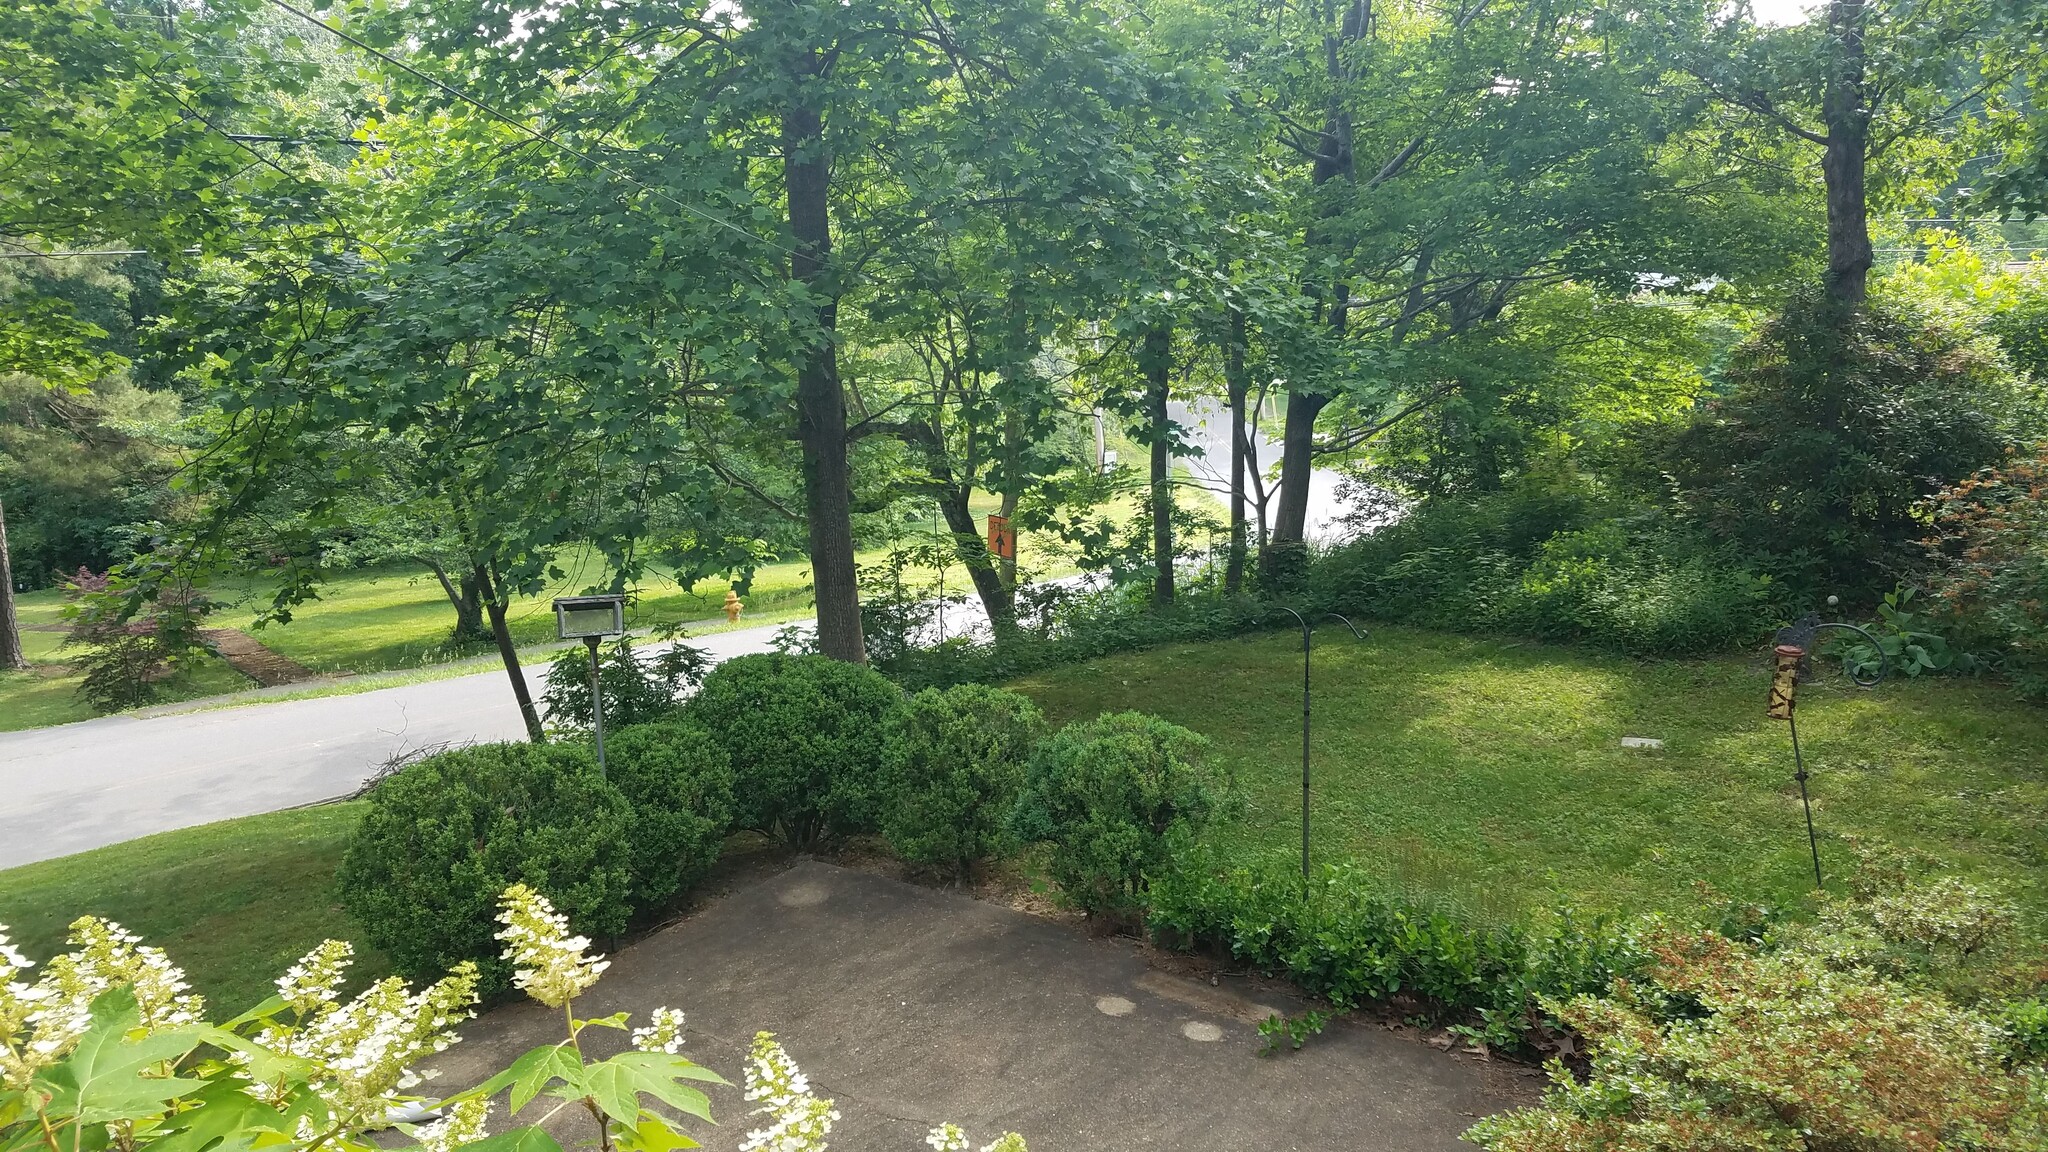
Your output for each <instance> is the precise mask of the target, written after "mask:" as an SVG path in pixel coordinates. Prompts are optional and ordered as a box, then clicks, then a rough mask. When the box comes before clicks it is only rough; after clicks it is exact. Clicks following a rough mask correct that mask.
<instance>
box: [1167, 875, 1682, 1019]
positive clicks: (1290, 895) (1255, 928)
mask: <svg viewBox="0 0 2048 1152" xmlns="http://www.w3.org/2000/svg"><path fill="white" fill-rule="evenodd" d="M1147 895H1148V899H1149V902H1150V905H1151V914H1150V922H1151V927H1152V930H1153V932H1154V933H1155V934H1156V935H1157V936H1158V937H1159V938H1160V939H1161V940H1162V941H1163V942H1165V943H1167V944H1169V945H1175V946H1179V947H1182V948H1201V949H1221V950H1224V951H1227V952H1228V953H1229V955H1230V956H1231V957H1232V958H1234V959H1236V960H1238V961H1240V962H1243V963H1246V964H1249V965H1250V966H1252V967H1253V968H1256V969H1258V970H1259V971H1261V972H1265V973H1267V974H1269V975H1275V976H1284V977H1286V978H1287V979H1289V980H1292V981H1294V982H1295V983H1296V984H1298V985H1300V986H1301V988H1302V989H1303V990H1305V991H1308V992H1312V993H1315V994H1317V995H1319V996H1323V997H1326V998H1327V999H1329V1000H1330V1002H1331V1003H1333V1004H1336V1005H1338V1006H1339V1007H1343V1008H1350V1007H1354V1006H1356V1005H1359V1004H1363V1003H1366V1002H1369V1001H1374V1000H1384V999H1387V998H1389V997H1393V996H1397V995H1401V994H1403V993H1406V994H1408V995H1410V996H1414V997H1417V998H1419V999H1421V1000H1423V1001H1424V1002H1426V1003H1427V1004H1428V1005H1430V1006H1431V1007H1432V1008H1433V1009H1434V1010H1435V1011H1436V1012H1438V1013H1439V1014H1441V1015H1444V1016H1446V1017H1449V1018H1452V1019H1457V1020H1461V1021H1466V1022H1468V1023H1464V1024H1462V1025H1461V1027H1463V1028H1465V1029H1467V1030H1469V1031H1470V1032H1471V1034H1472V1035H1473V1036H1474V1038H1476V1039H1479V1040H1482V1041H1484V1042H1486V1043H1488V1044H1491V1045H1493V1046H1495V1047H1500V1048H1510V1049H1512V1048H1517V1047H1521V1046H1523V1045H1524V1043H1525V1041H1526V1038H1527V1037H1528V1035H1529V1033H1530V1032H1531V1031H1532V1030H1533V1029H1537V1028H1539V1027H1542V1026H1545V1025H1546V1024H1551V1023H1554V1021H1547V1020H1546V1019H1545V1018H1544V1016H1543V1014H1542V1012H1541V1011H1540V1009H1539V1008H1538V1007H1537V1005H1538V1003H1539V999H1540V998H1541V997H1544V996H1553V997H1555V996H1572V995H1577V994H1580V993H1598V992H1602V991H1605V990H1606V988H1607V987H1608V986H1609V985H1610V984H1611V983H1612V982H1613V981H1614V979H1615V977H1617V976H1625V975H1628V974H1630V973H1632V972H1635V971H1637V970H1639V969H1640V968H1641V966H1642V965H1643V963H1644V962H1645V956H1644V954H1643V952H1642V950H1641V948H1640V946H1639V944H1638V942H1637V938H1636V932H1635V929H1634V928H1633V927H1631V926H1627V925H1623V924H1619V923H1617V922H1615V921H1613V920H1609V919H1606V918H1602V917H1592V918H1587V917H1584V916H1581V915H1575V914H1573V913H1572V912H1571V911H1569V910H1568V909H1560V910H1558V911H1557V912H1556V913H1555V914H1554V915H1552V916H1551V917H1549V918H1548V919H1547V921H1546V922H1545V923H1544V925H1543V926H1542V927H1541V928H1535V929H1532V928H1528V927H1523V926H1518V925H1501V926H1494V925H1482V924H1478V923H1475V922H1473V921H1471V920H1470V919H1468V918H1466V917H1462V916H1459V915H1456V914H1454V913H1452V912H1450V911H1448V910H1446V909H1443V908H1433V907H1429V906H1426V905H1423V904H1420V903H1417V902H1416V901H1413V900H1410V899H1407V898H1405V897H1403V896H1401V895H1399V894H1396V893H1394V892H1391V891H1389V890H1387V888H1386V887H1385V886H1384V885H1382V884H1380V883H1378V882H1376V881H1375V880H1373V879H1372V878H1370V877H1368V876H1367V875H1365V874H1364V873H1363V872H1361V871H1360V870H1359V869H1358V868H1357V867H1356V866H1354V865H1349V864H1345V865H1326V866H1324V867H1323V868H1322V869H1321V870H1319V871H1318V872H1317V873H1316V875H1315V876H1314V878H1313V880H1312V882H1307V883H1305V882H1304V881H1303V880H1302V876H1301V871H1300V868H1299V865H1298V864H1296V863H1293V862H1290V861H1288V860H1285V859H1282V858H1280V857H1277V856H1274V857H1266V858H1262V859H1258V860H1254V861H1249V862H1246V861H1236V862H1225V861H1223V860H1222V859H1220V858H1219V857H1218V856H1217V855H1216V854H1215V853H1214V852H1212V851H1210V850H1208V849H1203V848H1197V849H1194V850H1192V851H1187V852H1183V853H1181V854H1179V855H1178V856H1177V857H1176V860H1175V863H1174V866H1173V867H1172V868H1171V869H1168V870H1165V871H1163V872H1162V873H1161V874H1160V875H1159V876H1158V877H1157V878H1155V879H1154V880H1153V883H1152V886H1151V890H1150V892H1149V893H1148V894H1147Z"/></svg>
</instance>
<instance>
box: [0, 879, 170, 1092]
mask: <svg viewBox="0 0 2048 1152" xmlns="http://www.w3.org/2000/svg"><path fill="white" fill-rule="evenodd" d="M65 942H66V943H68V944H70V945H71V946H72V950H71V951H70V952H67V953H65V954H64V955H62V956H59V957H57V958H56V959H55V960H52V961H50V963H49V966H48V967H47V968H45V969H44V970H43V976H42V978H41V979H40V980H37V981H36V982H35V983H33V984H29V983H24V982H23V981H20V980H17V979H15V977H16V976H18V975H20V974H21V973H22V972H25V971H26V970H28V969H29V968H30V967H32V966H33V965H32V964H31V962H30V961H29V959H28V958H27V957H25V956H23V955H22V954H21V952H20V951H19V950H17V949H16V948H15V947H14V946H13V945H12V944H11V943H9V942H8V940H7V935H6V927H5V926H4V925H0V1086H5V1087H9V1088H16V1089H19V1088H25V1087H27V1085H28V1080H29V1077H30V1076H32V1075H34V1074H35V1072H36V1070H37V1069H39V1068H43V1067H47V1066H48V1065H50V1064H54V1063H56V1062H57V1061H59V1060H61V1059H63V1058H64V1056H65V1055H66V1054H67V1053H69V1052H70V1051H71V1048H72V1045H74V1044H76V1043H77V1042H78V1038H79V1037H80V1036H82V1035H84V1034H85V1030H86V1029H87V1028H88V1027H90V1026H91V1024H92V1002H93V1000H94V999H95V998H97V997H98V996H99V995H100V994H101V993H103V992H106V991H107V990H108V989H111V988H122V987H125V988H128V989H130V990H131V991H132V992H133V993H134V995H135V1003H136V1006H137V1008H138V1009H139V1010H140V1012H141V1014H142V1025H143V1027H144V1028H147V1029H152V1030H153V1029H159V1028H175V1027H177V1026H179V1025H181V1024H192V1023H196V1022H197V1021H198V1020H199V1019H200V1013H201V1012H203V1011H204V1010H205V1007H206V1005H205V1002H204V1001H202V1000H201V999H200V998H199V997H197V996H192V995H188V994H187V990H188V989H189V988H190V987H191V986H190V985H189V984H187V983H185V974H184V973H183V972H181V971H179V970H178V968H177V967H176V966H175V965H173V964H172V963H171V961H170V958H169V957H167V956H165V955H164V952H163V949H161V948H152V947H149V946H148V945H145V944H143V943H142V940H141V938H140V937H138V936H134V935H131V934H129V933H128V932H126V931H123V930H122V928H121V926H120V925H119V924H115V923H114V922H112V921H110V920H101V919H99V918H97V917H93V916H82V917H80V918H79V919H77V920H75V921H73V922H72V924H71V934H70V935H69V936H68V937H66V940H65Z"/></svg>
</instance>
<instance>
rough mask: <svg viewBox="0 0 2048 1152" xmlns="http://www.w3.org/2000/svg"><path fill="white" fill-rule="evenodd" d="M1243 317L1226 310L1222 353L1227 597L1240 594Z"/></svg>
mask: <svg viewBox="0 0 2048 1152" xmlns="http://www.w3.org/2000/svg"><path fill="white" fill-rule="evenodd" d="M1244 357H1245V320H1244V313H1243V312H1240V311H1238V310H1237V309H1235V308H1233V309H1231V310H1230V335H1229V337H1228V343H1227V344H1226V345H1225V346H1224V349H1223V386H1224V388H1225V389H1226V390H1227V391H1228V393H1229V395H1230V556H1229V558H1228V559H1226V560H1225V561H1224V564H1223V591H1224V594H1225V595H1228V596H1240V595H1243V593H1244V554H1245V522H1244V474H1245V469H1246V467H1247V461H1246V460H1245V451H1244V447H1245V437H1246V436H1247V435H1249V434H1250V433H1249V432H1248V430H1247V429H1246V426H1245V413H1244V405H1245V397H1246V396H1248V395H1249V394H1250V393H1251V384H1252V381H1251V377H1250V376H1249V375H1248V374H1247V373H1246V371H1245V365H1244Z"/></svg>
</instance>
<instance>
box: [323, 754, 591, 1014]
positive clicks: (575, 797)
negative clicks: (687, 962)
mask: <svg viewBox="0 0 2048 1152" xmlns="http://www.w3.org/2000/svg"><path fill="white" fill-rule="evenodd" d="M369 802H370V806H369V810H368V811H367V812H365V813H364V814H363V821H362V823H361V824H359V825H358V826H357V827H356V832H355V835H354V836H353V837H352V838H351V839H350V840H349V845H348V850H347V852H346V853H345V854H344V855H343V857H342V862H341V872H340V876H339V881H340V888H341V899H342V904H343V905H344V906H345V907H346V908H347V909H348V911H349V913H350V914H351V915H352V916H354V917H355V919H356V922H357V923H358V924H360V925H361V927H362V932H363V938H364V939H366V940H367V941H369V942H370V943H371V944H374V945H376V946H377V947H378V948H380V949H382V950H383V951H384V952H385V953H386V954H387V955H389V956H390V957H391V963H392V967H394V968H396V969H397V970H398V971H399V972H401V973H403V974H404V975H406V976H409V977H412V978H415V979H428V978H433V977H438V976H439V975H441V974H442V973H444V972H446V971H447V970H448V969H449V968H450V967H452V966H453V965H455V964H456V963H458V962H460V961H463V960H474V961H476V962H477V966H478V968H479V970H480V971H481V973H482V977H483V983H482V987H483V988H484V990H485V991H486V993H487V994H488V993H490V992H496V991H502V990H503V989H504V988H505V987H506V986H507V985H508V982H509V979H510V975H511V974H510V971H509V969H508V968H507V967H506V965H505V963H504V961H503V960H501V959H500V958H499V956H498V950H499V946H498V942H497V940H495V939H494V936H495V935H496V933H497V930H498V924H497V922H496V920H495V916H496V915H497V906H498V895H499V893H501V892H503V891H504V890H505V889H506V888H507V887H508V886H510V885H511V884H513V883H514V882H518V881H524V882H525V883H527V884H528V885H531V886H532V887H534V888H535V889H538V890H539V891H540V892H541V893H543V894H544V895H546V896H547V898H548V899H549V900H552V901H553V902H554V904H555V907H556V908H557V909H559V910H560V911H561V912H563V913H564V914H565V915H567V916H568V918H569V924H570V926H571V927H572V928H573V929H575V931H577V932H578V933H581V934H584V935H588V936H594V937H605V936H612V935H616V934H617V933H618V932H619V931H620V930H621V929H623V928H625V926H626V920H627V917H628V915H629V914H630V905H629V903H628V897H629V893H630V891H631V882H630V879H629V867H630V849H629V842H630V837H631V834H632V809H631V806H630V805H629V804H628V803H627V801H626V798H625V796H624V795H622V794H621V793H620V791H619V790H618V788H616V787H614V786H613V785H612V784H611V783H609V782H608V781H606V780H604V779H602V778H600V777H599V776H598V774H597V764H596V762H595V761H594V760H593V759H592V758H591V755H590V752H589V750H588V749H586V748H582V747H579V746H564V745H533V744H483V745H478V746H477V747H473V748H458V749H456V750H454V751H450V752H444V753H442V754H440V755H438V756H434V757H431V758H430V759H427V760H422V761H421V762H419V763H418V764H415V765H412V766H411V767H409V768H407V769H406V770H405V771H403V772H400V773H399V774H397V775H396V776H393V777H391V778H390V779H388V780H385V781H384V782H383V783H381V784H379V785H378V786H377V789H376V790H375V791H374V792H372V793H370V797H369Z"/></svg>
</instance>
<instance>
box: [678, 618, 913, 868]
mask: <svg viewBox="0 0 2048 1152" xmlns="http://www.w3.org/2000/svg"><path fill="white" fill-rule="evenodd" d="M902 708H903V693H902V691H901V690H899V689H898V688H897V687H896V686H895V685H894V684H891V683H890V682H889V681H888V680H887V679H885V678H884V677H883V676H882V674H881V673H879V672H876V671H875V670H874V669H872V668H865V667H862V666H860V665H857V664H848V663H845V662H844V661H839V660H831V659H827V658H826V657H823V656H792V655H787V654H785V653H781V652H764V653H760V654H758V655H752V656H741V657H738V658H736V659H733V660H728V661H726V662H725V663H723V664H721V665H719V666H718V667H717V668H715V669H713V670H712V672H711V674H710V675H709V676H706V677H705V678H704V686H703V688H702V689H700V690H699V691H698V693H697V695H696V696H695V697H693V698H692V699H691V700H690V702H689V703H688V704H687V705H686V706H685V707H684V709H683V714H684V716H685V718H686V719H688V720H689V721H690V722H692V723H694V724H697V725H699V726H701V727H702V728H703V729H704V731H705V732H707V733H709V734H710V735H711V738H712V739H714V740H716V741H717V742H718V743H719V745H720V746H721V747H723V748H724V749H725V752H726V755H727V756H729V757H731V759H732V769H733V779H734V788H733V798H734V807H735V814H734V821H735V823H736V824H737V825H738V826H739V827H742V828H752V829H754V830H756V831H759V832H763V833H766V834H768V835H771V836H778V837H780V838H781V839H782V840H784V841H785V842H787V843H789V844H791V845H793V846H796V847H808V846H810V845H813V844H816V843H817V842H818V841H820V840H822V839H824V838H826V837H828V836H834V835H842V834H845V833H850V832H867V831H872V830H874V828H875V824H876V821H877V819H878V818H879V816H880V814H881V810H882V807H883V801H884V800H885V799H886V795H887V781H886V774H885V772H884V771H883V763H882V755H883V739H884V733H885V731H886V729H887V726H888V722H889V720H890V718H891V717H893V716H894V715H895V714H896V713H897V712H898V711H900V710H901V709H902Z"/></svg>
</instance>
